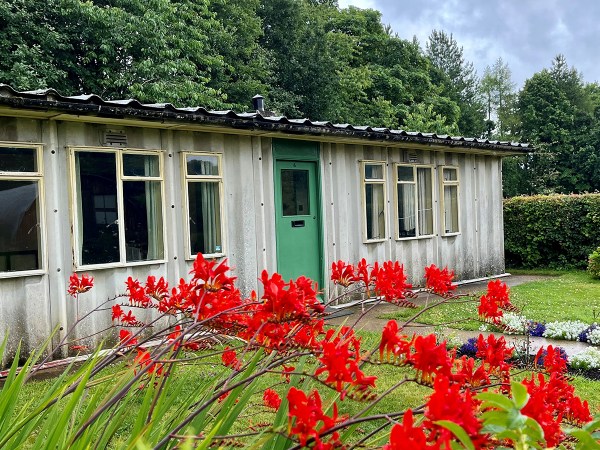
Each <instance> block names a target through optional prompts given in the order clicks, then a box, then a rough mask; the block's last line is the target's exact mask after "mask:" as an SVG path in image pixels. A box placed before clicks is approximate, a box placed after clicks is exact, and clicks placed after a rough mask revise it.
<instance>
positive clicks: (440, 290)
mask: <svg viewBox="0 0 600 450" xmlns="http://www.w3.org/2000/svg"><path fill="white" fill-rule="evenodd" d="M423 278H425V280H426V281H425V287H426V288H427V289H428V290H429V291H431V292H435V293H436V294H439V295H442V296H445V295H447V294H448V291H454V290H455V289H456V285H453V284H452V278H454V270H453V271H452V272H448V267H445V268H444V269H443V270H440V269H438V268H437V267H436V266H435V265H434V264H432V265H431V266H430V267H425V276H424V277H423Z"/></svg>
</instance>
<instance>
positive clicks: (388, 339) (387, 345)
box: [379, 320, 411, 361]
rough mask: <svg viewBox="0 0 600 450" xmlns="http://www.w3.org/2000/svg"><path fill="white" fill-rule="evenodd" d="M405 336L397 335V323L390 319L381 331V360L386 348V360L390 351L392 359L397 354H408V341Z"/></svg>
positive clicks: (388, 358)
mask: <svg viewBox="0 0 600 450" xmlns="http://www.w3.org/2000/svg"><path fill="white" fill-rule="evenodd" d="M405 339H406V336H404V335H402V336H399V335H398V323H397V322H396V321H395V320H390V321H389V322H388V323H387V325H386V326H385V328H384V329H383V332H382V333H381V343H380V344H379V359H380V360H381V361H383V353H384V351H386V350H387V358H386V359H387V361H389V360H390V353H392V354H393V355H394V361H395V359H396V357H397V356H399V355H406V356H408V355H409V354H410V344H411V343H410V342H408V341H406V340H405Z"/></svg>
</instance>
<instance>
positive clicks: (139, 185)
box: [123, 181, 165, 262]
mask: <svg viewBox="0 0 600 450" xmlns="http://www.w3.org/2000/svg"><path fill="white" fill-rule="evenodd" d="M160 188H161V182H160V181H123V209H124V213H125V252H126V260H127V262H134V261H152V260H161V259H164V256H165V254H164V246H163V222H162V200H161V189H160Z"/></svg>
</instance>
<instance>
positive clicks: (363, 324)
mask: <svg viewBox="0 0 600 450" xmlns="http://www.w3.org/2000/svg"><path fill="white" fill-rule="evenodd" d="M547 278H549V277H548V276H542V275H535V276H532V275H511V276H510V277H506V278H503V279H502V281H504V282H505V283H506V284H507V285H508V286H509V287H512V286H517V285H519V284H523V283H528V282H531V281H541V280H544V279H547ZM487 284H488V281H482V282H477V283H472V284H465V285H461V286H458V287H457V289H456V293H457V294H470V293H477V292H481V291H485V290H486V288H487ZM425 298H426V295H423V294H422V295H420V296H419V297H418V298H416V299H413V301H414V303H416V304H417V305H423V304H425ZM434 299H435V297H434ZM430 300H431V299H430ZM372 306H373V305H372V304H370V305H369V304H366V305H365V311H367V310H369V309H370V311H368V312H367V313H366V314H365V316H364V317H363V318H362V319H361V320H360V322H359V323H358V325H357V326H356V330H357V331H358V330H362V331H372V332H376V333H381V331H382V330H383V328H384V327H385V326H386V324H387V323H388V322H389V319H380V318H378V316H382V315H384V314H389V313H393V312H396V311H398V307H397V306H395V305H392V304H389V303H383V304H380V305H377V306H375V307H374V308H372V309H371V307H372ZM345 311H347V312H348V313H350V314H347V315H345V316H341V317H335V318H333V319H330V320H328V321H327V323H328V325H332V326H339V325H341V324H345V325H346V326H350V325H352V324H354V322H355V321H356V320H357V319H358V318H359V317H360V314H361V306H360V305H358V306H352V307H350V308H348V309H347V310H345ZM398 324H399V325H401V324H402V321H398ZM404 332H405V333H406V334H408V335H412V334H413V333H415V334H420V335H427V334H431V333H433V332H434V328H433V326H431V325H425V324H419V323H412V324H410V325H409V326H407V327H406V328H405V330H404ZM452 333H455V335H456V336H458V337H459V338H460V340H461V341H462V342H466V341H467V340H468V339H470V338H477V337H479V335H480V334H483V335H484V336H486V337H487V336H488V335H490V334H494V335H496V336H504V337H505V338H506V340H507V342H509V343H510V344H513V345H516V346H522V345H523V342H524V339H525V337H524V336H522V335H514V334H512V335H508V334H504V333H496V332H494V333H491V332H487V331H467V330H455V329H452V328H447V327H446V328H445V329H444V335H445V337H448V336H449V335H450V334H452ZM529 345H530V352H531V353H537V351H538V350H539V349H540V347H546V346H548V345H552V346H554V347H562V348H564V349H565V351H566V352H567V354H568V355H569V356H573V355H575V354H577V353H579V352H581V351H582V350H584V349H586V348H588V347H589V346H590V344H587V343H585V342H576V341H563V340H556V339H546V338H543V337H531V338H530V344H529Z"/></svg>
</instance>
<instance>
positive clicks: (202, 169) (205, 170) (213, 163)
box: [185, 155, 219, 176]
mask: <svg viewBox="0 0 600 450" xmlns="http://www.w3.org/2000/svg"><path fill="white" fill-rule="evenodd" d="M185 162H186V166H187V173H188V175H215V176H218V175H219V157H218V156H209V155H186V157H185Z"/></svg>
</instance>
